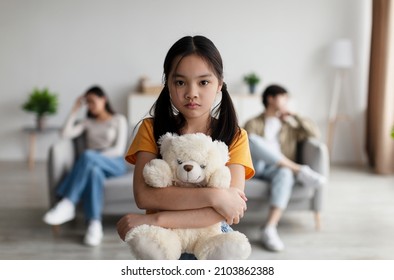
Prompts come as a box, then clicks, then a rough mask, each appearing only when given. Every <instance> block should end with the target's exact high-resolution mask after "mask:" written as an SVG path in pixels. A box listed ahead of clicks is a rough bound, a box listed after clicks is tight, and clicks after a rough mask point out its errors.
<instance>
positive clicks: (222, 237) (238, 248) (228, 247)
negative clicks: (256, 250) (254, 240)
mask: <svg viewBox="0 0 394 280" xmlns="http://www.w3.org/2000/svg"><path fill="white" fill-rule="evenodd" d="M251 252H252V247H251V246H250V243H249V241H248V239H247V237H246V236H245V235H244V234H242V233H240V232H238V231H232V232H228V233H223V234H219V235H215V236H213V237H211V238H209V239H208V240H207V241H206V242H204V244H203V245H202V246H200V247H199V248H198V250H197V252H195V255H196V257H197V259H199V260H203V259H204V260H246V259H247V258H248V257H249V256H250V254H251Z"/></svg>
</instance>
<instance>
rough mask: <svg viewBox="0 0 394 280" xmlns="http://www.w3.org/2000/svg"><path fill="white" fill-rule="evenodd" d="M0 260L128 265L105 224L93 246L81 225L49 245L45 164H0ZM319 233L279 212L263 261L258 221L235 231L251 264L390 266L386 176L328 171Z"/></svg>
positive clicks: (306, 219)
mask: <svg viewBox="0 0 394 280" xmlns="http://www.w3.org/2000/svg"><path fill="white" fill-rule="evenodd" d="M0 189H1V196H0V259H125V260H127V259H129V258H130V255H129V252H128V249H127V247H126V246H125V244H124V243H123V242H122V241H120V240H119V238H118V236H117V233H116V231H115V224H116V221H117V220H118V219H119V217H105V218H104V223H105V238H104V242H103V244H102V245H101V246H99V247H96V248H88V247H86V246H84V245H82V244H81V242H82V237H83V233H84V225H83V223H82V222H81V221H78V220H77V221H76V222H74V223H69V224H66V225H64V226H63V227H62V231H61V233H60V234H59V235H58V236H56V237H54V236H53V235H52V233H51V230H50V229H49V227H48V226H46V225H45V224H44V223H43V222H42V221H41V217H42V215H43V213H44V212H45V210H46V209H47V205H48V197H47V192H46V169H45V164H43V163H39V164H36V168H35V169H34V170H33V171H30V170H28V168H27V166H26V164H25V163H5V162H2V163H1V162H0ZM324 196H325V197H324V209H323V212H322V230H321V231H319V232H316V231H315V230H314V222H313V216H312V213H308V212H286V213H285V215H284V217H283V219H282V221H281V223H280V224H279V233H280V235H281V237H282V239H283V241H284V242H285V245H286V250H285V251H284V252H281V253H271V252H267V251H266V250H264V249H263V248H262V247H261V246H260V243H259V227H260V225H261V222H260V221H263V220H264V218H265V217H263V216H261V217H259V216H256V215H255V214H253V213H248V214H247V215H246V217H245V218H244V219H243V221H242V223H241V224H240V225H238V226H236V227H235V229H237V230H240V231H242V232H244V233H245V234H246V235H247V236H248V237H249V240H250V241H251V243H252V245H253V252H252V255H251V257H250V258H251V259H267V260H309V259H323V260H352V259H354V260H361V259H368V260H370V259H381V260H384V259H389V260H393V259H394V238H393V236H394V218H393V217H394V176H377V175H374V174H372V173H371V172H369V171H368V170H367V169H366V168H355V167H332V169H331V176H330V182H329V185H328V186H327V188H326V191H325V195H324Z"/></svg>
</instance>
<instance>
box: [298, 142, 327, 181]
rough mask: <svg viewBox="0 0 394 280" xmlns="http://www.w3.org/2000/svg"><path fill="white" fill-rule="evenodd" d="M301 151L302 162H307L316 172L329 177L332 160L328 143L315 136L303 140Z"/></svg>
mask: <svg viewBox="0 0 394 280" xmlns="http://www.w3.org/2000/svg"><path fill="white" fill-rule="evenodd" d="M300 152H301V153H300V163H301V164H306V165H308V166H309V167H310V168H312V169H313V170H315V171H316V172H318V173H320V174H322V175H323V176H325V177H328V175H329V172H330V160H329V156H328V149H327V145H326V144H324V143H323V142H321V141H319V140H317V139H315V138H310V139H308V140H306V141H304V142H302V144H301V147H300Z"/></svg>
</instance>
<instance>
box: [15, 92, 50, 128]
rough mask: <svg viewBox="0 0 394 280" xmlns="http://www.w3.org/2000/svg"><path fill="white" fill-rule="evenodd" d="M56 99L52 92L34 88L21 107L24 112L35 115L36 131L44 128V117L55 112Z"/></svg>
mask: <svg viewBox="0 0 394 280" xmlns="http://www.w3.org/2000/svg"><path fill="white" fill-rule="evenodd" d="M57 107H58V98H57V95H56V94H55V93H53V92H50V91H49V90H48V89H47V88H44V89H42V90H40V89H37V88H35V89H34V90H33V92H32V93H31V94H30V95H29V98H28V100H27V101H26V102H25V103H24V104H23V105H22V108H23V109H24V110H25V111H28V112H33V113H35V114H36V117H37V118H36V121H37V123H36V125H37V129H38V130H42V129H43V128H44V117H45V116H46V115H53V114H55V113H56V112H57Z"/></svg>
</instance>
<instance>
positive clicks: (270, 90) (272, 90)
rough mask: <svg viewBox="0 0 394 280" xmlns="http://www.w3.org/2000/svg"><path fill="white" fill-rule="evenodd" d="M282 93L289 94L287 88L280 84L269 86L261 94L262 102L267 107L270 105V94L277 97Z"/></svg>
mask: <svg viewBox="0 0 394 280" xmlns="http://www.w3.org/2000/svg"><path fill="white" fill-rule="evenodd" d="M280 94H287V90H286V89H285V88H283V87H281V86H278V85H270V86H268V87H267V88H266V89H265V90H264V91H263V94H262V95H261V99H262V102H263V104H264V106H265V108H267V106H268V97H269V96H272V97H275V96H277V95H280Z"/></svg>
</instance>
